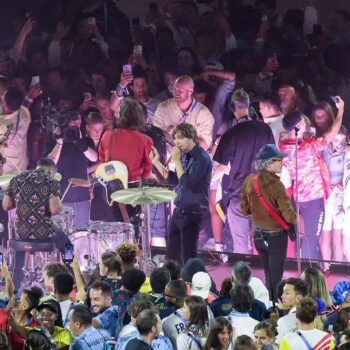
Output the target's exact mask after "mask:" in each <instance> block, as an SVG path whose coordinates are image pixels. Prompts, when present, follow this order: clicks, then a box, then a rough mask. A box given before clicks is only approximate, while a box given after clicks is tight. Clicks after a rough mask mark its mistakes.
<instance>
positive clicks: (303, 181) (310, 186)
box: [278, 132, 327, 203]
mask: <svg viewBox="0 0 350 350" xmlns="http://www.w3.org/2000/svg"><path fill="white" fill-rule="evenodd" d="M278 146H279V149H280V150H281V151H282V152H284V153H287V156H286V157H285V158H284V160H283V166H285V167H286V168H287V170H288V172H289V174H290V176H291V178H292V180H293V183H294V185H293V197H294V198H295V195H296V188H295V140H294V139H291V138H290V136H289V133H288V132H283V133H281V136H280V142H279V145H278ZM326 147H327V140H326V138H325V137H320V138H307V139H303V141H302V143H301V144H300V145H299V147H298V195H299V197H298V199H299V202H301V203H303V202H309V201H312V200H315V199H319V198H324V197H325V188H326V187H325V181H326V178H327V174H326V173H325V170H326V169H325V165H324V163H323V161H322V159H321V154H320V152H321V151H323V150H324V149H325V148H326Z"/></svg>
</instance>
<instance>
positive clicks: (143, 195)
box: [111, 187, 176, 205]
mask: <svg viewBox="0 0 350 350" xmlns="http://www.w3.org/2000/svg"><path fill="white" fill-rule="evenodd" d="M175 197H176V193H175V192H174V191H170V190H167V189H164V188H159V187H142V188H129V189H127V190H120V191H116V192H113V193H112V194H111V199H112V201H114V202H119V203H123V204H131V205H143V204H159V203H166V202H169V201H171V200H173V199H174V198H175Z"/></svg>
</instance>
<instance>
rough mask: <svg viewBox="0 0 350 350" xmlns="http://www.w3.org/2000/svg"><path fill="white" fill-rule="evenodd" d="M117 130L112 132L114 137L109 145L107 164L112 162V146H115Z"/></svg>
mask: <svg viewBox="0 0 350 350" xmlns="http://www.w3.org/2000/svg"><path fill="white" fill-rule="evenodd" d="M116 130H117V129H113V131H112V136H111V138H110V140H109V145H108V160H107V162H110V161H111V160H112V145H113V140H114V136H115V131H116Z"/></svg>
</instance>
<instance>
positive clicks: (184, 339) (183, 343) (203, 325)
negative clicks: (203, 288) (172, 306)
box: [176, 295, 209, 350]
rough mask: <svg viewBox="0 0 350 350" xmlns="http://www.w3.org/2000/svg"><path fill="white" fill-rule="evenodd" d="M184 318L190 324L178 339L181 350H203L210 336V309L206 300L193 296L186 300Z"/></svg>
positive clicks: (177, 343)
mask: <svg viewBox="0 0 350 350" xmlns="http://www.w3.org/2000/svg"><path fill="white" fill-rule="evenodd" d="M183 318H184V319H185V320H186V321H187V322H188V323H187V325H186V328H185V331H184V332H183V333H181V334H180V335H179V336H178V337H177V339H176V345H177V348H178V349H181V350H201V349H202V348H203V345H204V343H205V340H206V337H207V334H208V326H209V321H208V309H207V304H206V302H205V300H204V299H203V298H201V297H199V296H196V295H191V296H188V297H186V298H185V301H184V307H183Z"/></svg>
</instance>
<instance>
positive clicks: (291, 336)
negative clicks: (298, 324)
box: [280, 329, 335, 350]
mask: <svg viewBox="0 0 350 350" xmlns="http://www.w3.org/2000/svg"><path fill="white" fill-rule="evenodd" d="M310 347H312V350H333V349H335V345H334V339H333V337H332V336H331V335H330V334H329V333H326V332H323V331H320V330H318V329H312V330H306V331H305V330H298V332H296V333H288V334H286V335H285V336H284V337H283V338H282V340H281V344H280V350H294V349H298V350H304V349H305V350H308V349H309V348H310Z"/></svg>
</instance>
